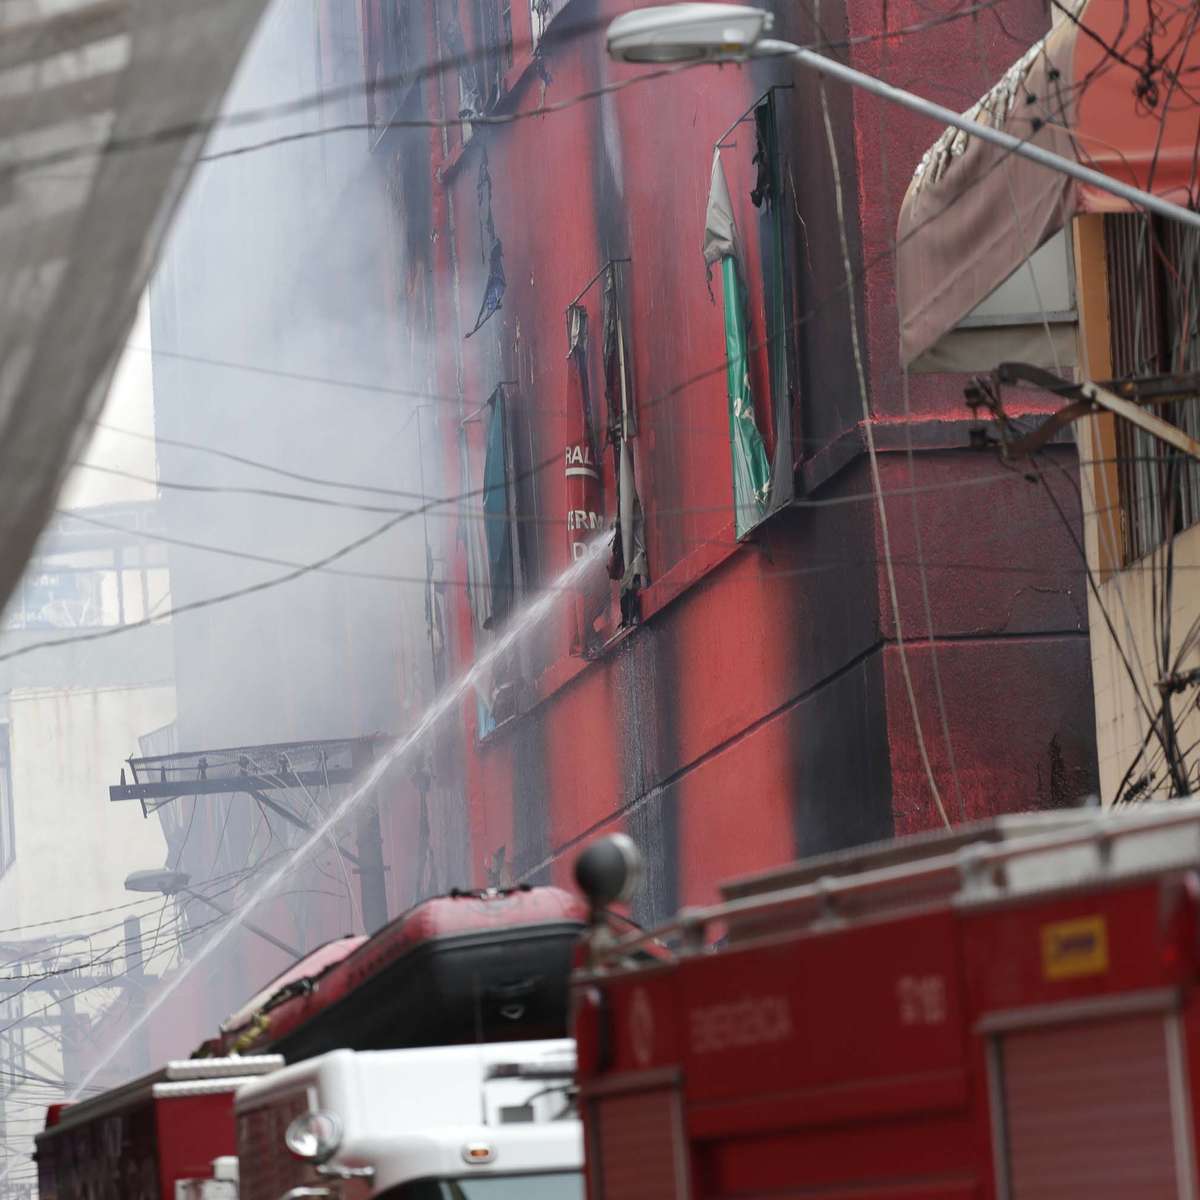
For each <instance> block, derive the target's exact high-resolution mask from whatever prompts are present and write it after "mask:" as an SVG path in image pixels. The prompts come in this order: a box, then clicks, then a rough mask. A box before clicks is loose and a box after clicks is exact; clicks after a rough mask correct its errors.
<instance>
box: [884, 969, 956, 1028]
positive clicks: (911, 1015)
mask: <svg viewBox="0 0 1200 1200" xmlns="http://www.w3.org/2000/svg"><path fill="white" fill-rule="evenodd" d="M896 997H897V999H898V1000H899V1002H900V1024H901V1025H944V1024H945V1023H946V980H945V979H944V978H943V977H942V976H941V975H920V976H914V975H905V976H903V977H902V978H900V979H898V980H897V981H896Z"/></svg>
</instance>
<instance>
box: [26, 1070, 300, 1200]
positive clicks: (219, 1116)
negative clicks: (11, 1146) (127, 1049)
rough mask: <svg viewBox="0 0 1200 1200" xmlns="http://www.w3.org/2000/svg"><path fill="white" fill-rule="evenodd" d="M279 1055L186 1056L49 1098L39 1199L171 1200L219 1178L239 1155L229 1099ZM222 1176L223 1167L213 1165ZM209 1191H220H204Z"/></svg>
mask: <svg viewBox="0 0 1200 1200" xmlns="http://www.w3.org/2000/svg"><path fill="white" fill-rule="evenodd" d="M282 1066H283V1059H282V1058H280V1057H279V1056H278V1055H268V1056H259V1057H254V1058H210V1059H203V1060H200V1059H185V1060H183V1061H181V1062H171V1063H167V1065H166V1066H165V1067H163V1068H162V1069H161V1070H159V1071H156V1072H155V1073H154V1074H152V1075H148V1076H146V1077H145V1078H143V1079H139V1080H136V1081H135V1082H134V1083H130V1084H127V1085H126V1086H125V1087H120V1088H114V1089H113V1090H112V1091H109V1092H105V1093H104V1094H103V1095H100V1096H95V1097H93V1098H91V1099H88V1100H84V1101H81V1102H80V1103H78V1104H56V1105H53V1106H52V1107H51V1109H50V1111H49V1113H48V1115H47V1119H46V1128H45V1130H44V1131H43V1132H42V1133H40V1134H38V1136H37V1167H38V1196H39V1197H40V1198H41V1200H85V1198H86V1200H159V1198H160V1197H161V1198H162V1200H176V1197H177V1196H195V1197H197V1198H199V1197H200V1196H203V1195H204V1191H203V1190H202V1184H203V1183H204V1182H207V1181H212V1182H215V1183H216V1182H224V1180H221V1179H218V1178H216V1177H215V1175H214V1166H213V1164H214V1159H218V1158H227V1157H229V1156H232V1155H234V1154H236V1152H237V1140H236V1135H235V1132H234V1122H233V1097H234V1093H235V1092H236V1091H237V1089H238V1088H239V1087H240V1086H241V1085H242V1084H243V1083H246V1082H247V1081H249V1080H250V1079H253V1078H255V1077H256V1076H259V1075H263V1074H266V1073H267V1072H269V1071H276V1070H278V1069H279V1068H280V1067H282ZM217 1169H218V1171H221V1172H222V1173H223V1174H224V1175H225V1177H226V1178H228V1168H227V1166H226V1165H225V1164H222V1165H221V1166H220V1167H218V1168H217ZM209 1192H210V1194H211V1195H212V1196H213V1197H216V1196H219V1195H220V1194H221V1193H220V1191H216V1190H213V1189H212V1188H210V1189H209Z"/></svg>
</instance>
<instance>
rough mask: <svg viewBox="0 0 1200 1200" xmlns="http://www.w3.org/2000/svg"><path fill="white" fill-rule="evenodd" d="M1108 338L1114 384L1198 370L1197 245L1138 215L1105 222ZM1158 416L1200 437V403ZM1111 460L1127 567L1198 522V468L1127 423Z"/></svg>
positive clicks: (1199, 239) (1187, 235)
mask: <svg viewBox="0 0 1200 1200" xmlns="http://www.w3.org/2000/svg"><path fill="white" fill-rule="evenodd" d="M1104 232H1105V249H1106V256H1107V260H1108V271H1107V277H1108V291H1109V336H1110V343H1111V351H1112V372H1113V376H1114V378H1116V379H1131V378H1137V377H1138V376H1148V375H1165V374H1186V373H1189V372H1193V371H1197V370H1200V324H1198V318H1197V313H1198V311H1200V307H1198V306H1200V236H1198V235H1197V234H1196V233H1195V231H1193V230H1189V229H1186V228H1185V227H1184V226H1182V225H1180V224H1179V223H1178V222H1175V221H1168V220H1164V219H1163V218H1161V217H1154V218H1147V217H1146V216H1144V215H1143V214H1140V213H1108V214H1106V215H1105V217H1104ZM1159 414H1160V415H1161V416H1162V417H1163V418H1165V419H1166V420H1167V421H1170V422H1171V423H1172V424H1173V425H1177V426H1178V427H1179V428H1180V429H1182V430H1183V431H1184V432H1185V433H1187V434H1188V435H1189V436H1190V437H1193V438H1196V437H1200V400H1196V399H1188V400H1177V401H1175V402H1174V403H1171V404H1167V405H1163V406H1162V407H1161V408H1160V410H1159ZM1115 428H1116V458H1117V471H1116V476H1117V482H1118V492H1119V496H1120V508H1121V526H1122V531H1121V532H1122V542H1123V546H1122V550H1123V557H1124V560H1125V562H1126V563H1130V562H1133V561H1135V560H1136V559H1139V558H1141V557H1142V556H1143V555H1145V554H1148V553H1149V552H1150V551H1151V550H1153V549H1154V548H1155V547H1156V546H1159V545H1161V544H1162V543H1163V542H1164V541H1165V540H1166V539H1167V538H1168V537H1173V536H1174V535H1175V534H1177V533H1180V532H1182V531H1183V530H1184V529H1187V528H1188V527H1189V526H1191V525H1194V524H1195V523H1196V522H1197V521H1200V463H1197V462H1196V461H1195V459H1192V458H1190V457H1188V456H1186V455H1183V454H1181V453H1180V452H1178V451H1176V450H1174V449H1173V448H1171V447H1169V446H1167V445H1165V444H1164V443H1163V442H1161V441H1159V440H1158V439H1157V438H1155V437H1152V436H1151V435H1150V434H1149V433H1147V432H1146V431H1145V430H1143V429H1139V428H1138V427H1137V426H1135V425H1132V424H1130V423H1129V422H1128V421H1117V422H1116V423H1115Z"/></svg>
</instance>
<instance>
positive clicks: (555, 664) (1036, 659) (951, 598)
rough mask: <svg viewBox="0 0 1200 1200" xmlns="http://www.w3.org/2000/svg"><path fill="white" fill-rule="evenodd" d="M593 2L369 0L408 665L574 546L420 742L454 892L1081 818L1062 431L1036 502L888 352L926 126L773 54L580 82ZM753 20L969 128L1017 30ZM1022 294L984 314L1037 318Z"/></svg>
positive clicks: (519, 598) (446, 653)
mask: <svg viewBox="0 0 1200 1200" xmlns="http://www.w3.org/2000/svg"><path fill="white" fill-rule="evenodd" d="M330 7H333V6H330ZM618 11H620V6H618V5H609V4H602V3H596V2H594V0H569V2H567V3H563V2H562V0H531V2H530V3H529V4H528V5H525V4H511V3H509V2H508V0H470V2H468V0H440V2H439V3H436V4H434V3H429V4H425V3H422V4H413V3H409V4H405V3H399V2H397V0H366V2H365V3H364V5H363V19H362V29H361V34H362V39H363V45H364V48H365V64H366V71H367V77H368V82H369V85H370V93H369V99H368V109H369V116H370V122H371V123H372V125H373V132H372V135H371V136H372V142H373V153H374V157H375V160H376V163H377V165H378V168H379V170H381V171H382V172H383V173H384V175H385V177H386V186H387V190H388V194H389V198H390V204H389V227H390V233H389V240H388V243H387V245H386V247H385V249H384V251H383V253H384V256H385V258H386V260H387V262H388V269H389V270H390V271H392V272H393V273H394V279H393V285H392V286H391V287H390V289H389V298H390V303H391V305H392V306H393V313H394V315H395V317H396V320H397V327H400V328H405V329H407V330H409V336H410V338H411V348H412V353H413V356H414V362H420V363H422V364H424V365H423V367H422V370H423V371H424V372H426V373H427V375H428V378H429V380H430V385H429V391H430V392H431V393H435V394H437V395H438V396H439V397H441V400H440V401H439V402H437V403H431V404H429V405H428V406H427V411H426V412H425V413H424V416H423V420H422V436H423V439H424V454H423V456H422V457H423V461H424V462H425V463H426V464H427V465H429V466H428V469H429V470H430V471H431V475H430V478H428V479H426V481H425V483H426V489H427V490H429V491H434V492H436V488H437V487H439V486H440V487H441V488H442V491H441V493H440V495H441V497H442V498H443V500H444V503H443V504H442V505H441V513H440V514H439V517H438V519H437V520H436V521H435V522H434V526H435V528H434V534H433V539H432V542H431V548H430V550H429V553H428V554H427V564H428V570H429V586H428V592H427V594H428V605H427V616H428V619H429V628H430V631H431V636H432V637H433V639H434V645H435V648H436V653H437V655H438V656H439V659H438V662H439V665H438V667H437V673H438V674H439V675H440V677H441V678H443V679H444V678H448V677H450V676H453V675H455V674H456V673H458V672H460V671H461V670H463V669H465V668H466V667H467V666H468V665H469V664H470V663H471V662H472V661H474V660H475V659H476V658H477V656H478V655H479V654H480V653H481V652H482V651H484V650H485V649H486V648H487V647H488V646H490V645H493V644H494V642H495V639H496V638H497V637H499V636H501V635H502V633H503V631H504V630H506V629H509V628H511V627H512V623H513V622H515V621H519V620H520V619H521V613H522V611H523V609H524V608H525V606H526V605H527V604H528V603H529V602H530V600H531V599H532V598H533V597H535V596H537V595H540V594H542V593H543V592H544V590H545V589H547V588H555V587H562V586H563V581H562V578H561V576H562V573H563V572H564V570H565V569H566V568H567V567H568V566H569V565H570V564H571V563H572V562H573V561H575V560H577V559H578V558H580V557H585V558H587V559H588V560H589V561H591V562H593V569H592V570H591V573H590V574H588V573H584V574H582V575H577V576H576V577H573V578H572V579H571V580H570V582H569V586H568V587H566V589H565V590H566V591H567V595H566V597H565V598H564V602H563V603H561V604H560V605H558V607H557V609H556V612H555V616H554V618H553V619H552V620H550V621H549V622H547V623H545V624H544V625H543V626H542V627H541V628H540V629H539V630H537V631H534V632H532V633H531V634H530V636H528V637H527V638H524V639H522V640H521V641H519V642H518V643H516V644H515V645H514V646H513V648H512V649H511V650H510V651H509V652H507V653H506V654H505V655H503V656H502V657H501V659H500V660H499V661H498V662H497V663H496V664H495V667H494V669H493V670H492V671H490V672H489V673H488V676H487V678H486V679H484V680H481V681H480V684H479V686H478V687H477V688H475V689H474V690H473V693H472V695H471V697H470V699H469V701H468V702H467V703H466V704H465V705H464V709H463V712H462V732H461V734H458V733H455V734H453V735H450V734H447V735H445V736H446V739H447V744H446V745H445V746H443V747H442V749H441V752H440V754H439V755H435V756H434V761H433V762H432V766H431V770H432V771H433V774H434V775H435V777H437V776H439V774H440V779H441V783H443V784H445V783H446V782H447V780H449V779H450V778H451V777H452V776H453V775H457V776H458V778H457V779H456V780H455V781H454V783H453V786H452V787H450V788H449V790H450V791H451V792H453V793H454V794H455V795H456V796H457V795H461V796H462V797H464V800H463V801H462V803H463V804H464V806H465V822H466V826H467V828H468V829H469V855H470V868H471V872H472V874H473V879H474V882H476V883H483V882H489V881H490V882H492V883H497V884H500V883H509V882H514V881H519V880H529V881H542V880H547V879H554V880H562V879H565V878H566V877H567V873H568V872H569V867H570V861H571V858H572V851H573V848H574V847H575V846H577V845H578V844H579V843H580V842H581V841H583V840H584V839H585V838H587V837H588V836H589V835H591V834H592V833H594V832H597V831H601V830H604V829H607V828H613V827H620V826H625V827H628V829H629V830H630V831H631V832H632V833H633V834H634V835H635V836H636V837H637V838H638V839H639V840H640V841H641V842H642V843H643V844H644V845H645V847H646V848H647V850H648V857H649V859H650V862H651V864H652V877H651V880H650V886H649V888H648V889H647V895H646V898H645V901H644V909H645V912H644V914H643V915H647V916H649V915H660V914H662V913H665V912H668V911H671V910H673V909H674V908H676V907H677V906H678V905H680V904H684V903H688V902H694V901H698V900H702V899H704V898H706V897H707V896H708V895H709V894H710V888H711V884H712V882H713V881H714V880H716V879H719V878H722V877H727V876H729V875H732V874H736V873H738V872H745V871H748V870H753V869H756V868H759V867H765V866H767V865H770V864H772V863H776V862H779V861H782V860H786V859H789V858H791V857H793V856H795V855H797V854H808V853H813V852H817V851H821V850H827V849H831V848H835V847H839V846H843V845H847V844H850V843H854V842H860V841H864V840H870V839H875V838H880V837H886V836H889V835H891V834H893V833H902V832H908V831H912V830H915V829H920V828H923V827H928V826H932V825H935V824H937V823H940V822H941V821H942V820H943V816H944V818H945V819H947V820H949V821H959V820H963V819H970V818H972V817H979V816H984V815H987V814H990V813H994V812H998V811H1004V810H1010V809H1027V808H1030V807H1039V806H1054V805H1060V804H1066V803H1072V802H1075V801H1077V800H1078V799H1079V798H1080V797H1082V796H1084V795H1086V794H1088V793H1089V792H1090V791H1092V790H1094V788H1095V733H1094V718H1093V711H1092V701H1091V679H1090V667H1089V653H1088V640H1087V602H1086V584H1085V582H1084V575H1083V572H1082V570H1081V566H1082V564H1081V561H1080V559H1079V555H1078V552H1077V550H1076V549H1075V544H1076V539H1077V538H1078V536H1079V520H1080V516H1079V502H1078V498H1077V493H1076V491H1075V487H1074V483H1073V480H1074V477H1075V472H1076V454H1075V450H1074V447H1073V446H1071V445H1069V444H1062V443H1059V444H1057V445H1055V446H1052V447H1050V448H1049V450H1048V451H1047V454H1048V455H1049V456H1050V457H1051V458H1052V460H1053V462H1054V464H1055V467H1054V470H1053V471H1051V472H1050V474H1051V475H1052V476H1053V478H1052V479H1051V480H1050V481H1049V483H1048V484H1046V485H1045V486H1033V485H1031V484H1029V483H1028V482H1027V481H1026V480H1025V479H1024V478H1023V477H1022V476H1021V475H1020V474H1018V473H1015V472H1007V471H1003V470H1001V469H1000V468H999V467H998V466H997V465H996V463H995V461H994V460H992V459H988V458H986V457H984V456H980V455H977V454H975V453H973V452H972V451H971V450H970V449H969V436H968V434H969V414H968V412H967V410H966V409H965V407H964V405H963V385H964V383H965V382H966V379H965V377H964V376H963V375H962V374H956V373H954V371H953V367H954V363H953V362H952V361H949V362H941V363H936V362H935V363H933V364H926V366H927V367H928V366H930V365H932V366H933V367H934V368H935V369H934V370H926V371H924V372H922V373H911V374H910V373H908V372H906V371H903V370H902V369H901V366H900V357H899V353H898V343H899V338H898V325H897V316H896V300H895V253H894V230H895V222H896V214H897V212H898V211H899V208H900V205H901V201H902V199H903V197H904V194H905V190H906V188H907V187H908V185H909V181H910V180H911V178H912V175H913V171H914V168H915V167H916V165H917V163H918V161H919V160H920V159H921V157H922V154H923V152H924V150H925V149H926V147H927V146H928V145H929V143H930V142H931V141H932V140H933V139H934V138H935V137H936V136H937V134H938V132H939V130H938V129H937V128H936V127H931V126H930V125H929V123H928V122H927V121H923V120H921V119H919V118H917V117H915V116H913V115H912V114H910V113H906V112H902V111H897V110H892V109H889V108H887V107H886V106H884V105H883V104H882V103H881V102H880V101H878V100H876V99H874V98H871V97H864V96H862V95H858V94H850V93H849V92H848V91H847V90H846V89H844V88H843V87H841V86H840V85H835V84H832V83H825V82H824V81H822V80H821V79H820V78H818V77H815V76H813V75H811V74H804V73H801V72H798V71H796V70H794V69H793V68H791V67H790V66H788V65H787V64H779V63H771V64H762V63H759V64H753V65H748V66H746V67H743V68H738V69H729V68H727V69H723V70H717V69H716V68H710V67H701V68H698V69H678V68H673V69H669V70H661V71H646V70H644V69H638V70H635V69H634V68H631V67H624V66H620V65H616V64H614V63H612V62H610V61H609V60H608V59H607V57H606V55H605V48H604V38H603V29H604V27H605V26H606V24H607V22H608V21H609V20H611V18H612V17H613V16H614V15H616V13H617V12H618ZM327 15H328V14H327ZM775 20H776V32H777V33H779V34H780V35H781V36H784V37H787V38H790V39H791V40H794V41H796V42H800V43H803V44H806V45H813V46H819V47H823V48H824V49H826V51H827V52H828V53H830V54H832V55H835V56H838V57H842V58H846V59H848V60H849V61H850V62H852V63H853V64H854V65H855V66H858V67H860V68H861V69H864V70H867V71H870V72H872V73H874V74H878V75H881V76H883V77H885V78H887V79H889V80H894V81H900V80H903V81H910V82H912V81H915V83H914V86H916V87H917V89H918V90H919V91H921V92H922V93H923V94H926V95H928V96H930V98H932V99H935V100H938V101H940V102H942V103H945V104H947V105H948V106H951V107H954V108H963V107H965V106H966V105H967V104H968V103H969V102H970V100H971V99H972V98H974V97H975V96H977V95H979V94H980V93H981V92H983V91H984V89H985V88H987V87H988V86H989V85H990V84H991V83H992V82H993V81H994V80H995V78H996V77H997V76H998V75H999V74H1000V73H1002V72H1003V71H1004V70H1005V68H1006V67H1007V66H1008V64H1009V63H1010V62H1011V60H1012V59H1013V57H1014V54H1019V53H1020V52H1021V50H1022V49H1024V48H1025V47H1027V46H1029V45H1031V44H1033V43H1034V42H1036V40H1037V39H1038V38H1039V37H1041V36H1042V34H1043V33H1044V32H1045V30H1046V28H1047V26H1048V24H1049V21H1050V17H1049V15H1048V14H1047V12H1046V9H1045V6H1044V5H1043V4H1041V3H1036V2H1031V3H1027V4H1021V5H1016V6H1009V7H1008V8H1006V10H1005V16H1004V22H1003V24H1001V23H1000V22H999V21H998V20H996V19H995V18H994V17H993V16H992V15H991V14H989V13H986V12H983V13H973V14H964V15H959V16H953V15H952V16H951V17H950V18H948V19H945V20H939V21H937V22H930V21H929V20H928V19H927V14H925V11H924V10H923V9H920V8H918V7H915V6H911V5H891V6H883V7H881V6H879V5H877V4H871V3H866V2H865V0H850V2H849V3H848V4H845V5H837V6H826V7H825V8H824V9H821V10H820V11H818V10H816V8H815V7H814V8H813V9H811V10H810V9H809V8H808V7H807V6H805V7H804V8H797V7H796V6H793V5H780V6H777V11H776V13H775ZM430 63H432V64H434V66H433V67H432V68H429V67H428V66H427V65H426V64H430ZM641 76H644V77H641ZM931 219H936V217H934V218H931ZM1020 291H1021V289H1020V288H1019V287H1016V288H1014V289H1010V294H1008V295H1007V296H1005V297H1000V298H999V300H998V301H997V303H996V304H994V305H993V306H992V308H991V309H989V310H987V312H983V311H981V312H980V315H979V317H978V324H979V325H980V327H981V328H982V327H988V328H994V327H1001V328H1004V329H1010V328H1011V329H1012V330H1019V329H1021V328H1022V327H1024V326H1027V325H1028V324H1029V323H1030V322H1031V321H1033V320H1035V319H1036V318H1035V317H1034V316H1033V315H1032V314H1031V313H1030V312H1029V311H1022V308H1025V309H1026V310H1027V309H1028V307H1029V306H1028V304H1023V303H1022V299H1021V296H1020V294H1019V293H1020ZM1073 303H1074V302H1073V299H1072V297H1071V296H1070V295H1068V296H1067V300H1066V308H1065V309H1063V310H1062V311H1060V312H1057V313H1056V314H1055V319H1056V320H1058V321H1061V322H1063V323H1065V324H1067V325H1069V324H1070V322H1071V321H1072V320H1073ZM419 373H420V372H418V374H419ZM1023 405H1024V407H1022V405H1021V404H1019V405H1018V406H1017V411H1018V415H1020V414H1033V413H1037V412H1041V411H1047V410H1048V406H1049V402H1045V401H1044V399H1043V398H1040V397H1038V396H1037V395H1035V394H1030V395H1028V396H1026V397H1024V398H1023ZM431 447H436V450H431ZM435 458H436V463H434V459H435ZM434 477H436V481H437V482H436V486H434V485H433V483H432V480H433V479H434ZM1046 487H1049V488H1052V489H1053V490H1054V492H1055V497H1054V499H1055V500H1056V501H1057V503H1058V504H1059V505H1060V506H1061V507H1062V510H1063V513H1064V514H1065V518H1066V519H1065V520H1063V519H1060V517H1059V514H1058V513H1057V512H1056V508H1055V505H1054V503H1052V501H1051V499H1050V497H1048V496H1047V494H1046ZM880 490H881V492H882V503H881V502H880V496H879V492H880ZM464 583H465V584H466V585H467V586H465V587H464V586H460V585H462V584H464ZM443 857H446V856H444V855H443ZM448 860H449V859H448V858H447V861H448Z"/></svg>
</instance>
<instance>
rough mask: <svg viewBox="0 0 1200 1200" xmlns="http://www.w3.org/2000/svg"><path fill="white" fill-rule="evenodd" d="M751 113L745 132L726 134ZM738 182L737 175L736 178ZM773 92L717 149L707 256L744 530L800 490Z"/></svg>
mask: <svg viewBox="0 0 1200 1200" xmlns="http://www.w3.org/2000/svg"><path fill="white" fill-rule="evenodd" d="M751 121H752V122H753V126H754V141H753V151H751V149H750V146H749V144H748V139H746V138H744V137H742V138H741V139H740V140H739V141H731V140H730V134H731V133H733V131H734V130H737V129H738V128H739V127H740V126H742V125H743V124H744V123H749V122H751ZM731 181H732V182H731ZM783 201H784V170H783V162H782V154H781V151H780V148H779V139H778V135H777V117H776V104H775V91H774V90H772V91H771V92H768V93H767V95H766V96H765V97H764V98H763V99H762V100H760V101H759V102H758V103H757V104H756V105H754V106H753V107H752V108H751V109H750V110H749V112H748V113H746V114H745V115H744V116H743V117H742V118H740V120H739V121H738V122H735V124H734V126H733V127H732V129H731V130H730V131H729V133H727V134H726V135H725V136H724V137H722V138H721V140H720V141H718V142H717V145H716V147H715V149H714V152H713V162H712V175H711V179H710V185H709V197H708V210H707V213H706V216H705V231H704V260H705V263H706V264H707V266H708V271H709V287H710V289H711V287H712V275H713V273H714V269H716V270H719V272H720V277H721V297H722V304H723V307H724V314H725V358H726V385H727V395H728V404H729V441H730V454H731V466H732V474H733V508H734V524H735V529H736V532H737V536H738V537H743V536H745V535H746V534H748V533H749V532H750V531H751V530H753V529H754V528H755V526H757V525H758V524H759V522H760V521H762V520H763V519H764V518H765V517H767V516H768V515H770V514H771V513H773V512H775V511H777V510H778V509H780V508H782V507H784V506H785V505H787V504H788V503H789V502H790V501H791V499H792V496H793V494H794V485H795V474H794V465H795V456H794V436H793V412H794V409H795V402H796V396H795V382H794V381H795V379H796V378H797V371H796V363H795V344H796V343H795V337H794V313H795V310H796V299H795V281H794V273H793V272H792V270H791V269H790V264H791V263H792V262H793V261H794V258H793V254H794V250H793V236H792V229H791V223H790V221H785V218H784V213H785V208H786V206H785V204H784V202H783Z"/></svg>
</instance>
